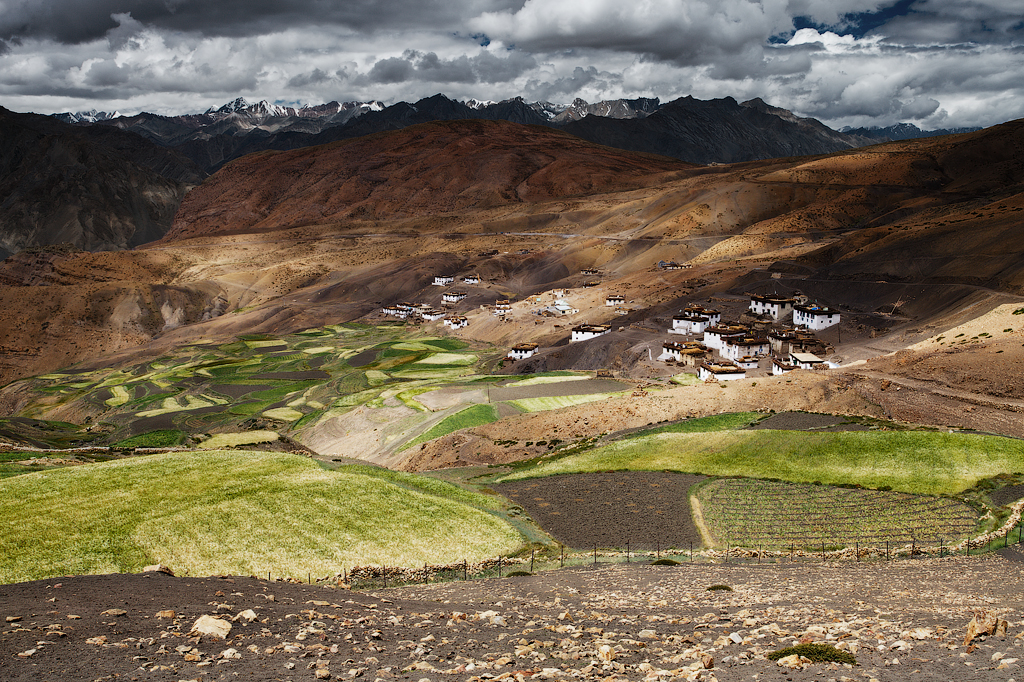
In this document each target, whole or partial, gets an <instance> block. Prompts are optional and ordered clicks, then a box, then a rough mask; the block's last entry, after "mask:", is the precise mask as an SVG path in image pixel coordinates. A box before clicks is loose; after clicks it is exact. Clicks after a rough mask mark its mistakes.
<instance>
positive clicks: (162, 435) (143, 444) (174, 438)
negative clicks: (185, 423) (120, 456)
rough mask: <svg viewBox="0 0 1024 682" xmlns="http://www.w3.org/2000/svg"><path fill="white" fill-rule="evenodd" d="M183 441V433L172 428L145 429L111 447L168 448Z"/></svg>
mask: <svg viewBox="0 0 1024 682" xmlns="http://www.w3.org/2000/svg"><path fill="white" fill-rule="evenodd" d="M184 442H185V433H184V432H183V431H177V430H174V429H162V430H159V431H147V432H146V433H140V434H139V435H137V436H131V437H130V438H125V439H124V440H119V441H117V442H116V443H114V444H113V445H112V446H111V447H115V448H169V447H174V446H175V445H181V444H182V443H184Z"/></svg>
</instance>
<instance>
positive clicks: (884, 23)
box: [0, 0, 1024, 127]
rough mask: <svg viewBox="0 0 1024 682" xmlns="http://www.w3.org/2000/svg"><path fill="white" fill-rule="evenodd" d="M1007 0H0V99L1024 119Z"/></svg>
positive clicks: (1017, 27)
mask: <svg viewBox="0 0 1024 682" xmlns="http://www.w3.org/2000/svg"><path fill="white" fill-rule="evenodd" d="M1022 72H1024V13H1022V11H1021V8H1020V2H1019V0H756V1H755V0H646V1H645V2H642V3H624V2H621V0H575V1H574V2H571V3H569V2H566V1H565V0H454V1H453V0H417V1H413V0H346V2H334V1H331V0H292V1H287V2H281V1H280V0H245V1H243V0H213V1H211V0H0V105H3V106H5V107H7V108H10V109H14V110H18V111H38V112H42V113H50V112H55V111H75V110H84V109H104V110H114V109H116V110H119V111H121V112H122V113H134V112H137V111H141V110H147V111H153V112H156V113H165V114H177V113H189V112H195V111H202V110H205V109H206V108H208V107H210V106H219V105H220V104H223V103H224V102H226V101H229V100H232V99H234V98H235V97H238V96H244V97H246V98H247V99H250V100H259V99H264V98H265V99H269V100H271V101H273V102H277V103H282V104H298V103H310V104H317V103H320V102H325V101H330V100H335V99H336V100H343V101H344V100H361V101H366V100H373V99H377V100H382V101H385V102H394V101H397V100H402V99H404V100H410V101H411V100H415V99H418V98H419V97H423V96H428V95H432V94H434V93H437V92H442V93H444V94H446V95H448V96H450V97H453V98H458V99H469V98H475V99H481V100H488V99H490V100H500V99H506V98H509V97H515V96H520V95H521V96H524V97H526V98H528V99H543V100H550V101H555V102H570V101H572V100H573V99H574V98H576V97H581V98H583V99H585V100H588V101H591V102H593V101H598V100H602V99H613V98H618V97H640V96H648V97H660V98H661V99H662V100H663V101H666V100H670V99H674V98H676V97H681V96H685V95H693V96H694V97H698V98H702V99H709V98H714V97H725V96H732V97H735V98H737V99H741V100H742V99H747V98H752V97H761V98H763V99H765V100H766V101H768V102H769V103H771V104H773V105H776V106H781V107H785V108H787V109H791V110H793V111H795V112H796V113H798V114H800V115H805V116H814V117H816V118H820V119H822V120H823V121H824V122H826V123H828V124H829V125H832V126H835V127H841V126H842V125H889V124H891V123H895V122H897V121H910V122H914V123H916V124H918V125H920V126H922V127H951V126H967V125H991V124H994V123H999V122H1001V121H1005V120H1009V119H1014V118H1020V117H1024V97H1022V95H1024V85H1022V84H1021V82H1020V81H1021V79H1020V78H1019V74H1020V73H1022Z"/></svg>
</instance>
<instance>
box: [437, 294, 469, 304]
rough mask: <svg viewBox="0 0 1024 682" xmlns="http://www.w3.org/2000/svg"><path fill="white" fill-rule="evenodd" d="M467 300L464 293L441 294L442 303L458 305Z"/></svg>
mask: <svg viewBox="0 0 1024 682" xmlns="http://www.w3.org/2000/svg"><path fill="white" fill-rule="evenodd" d="M465 298H466V292H464V291H446V292H444V293H443V294H441V302H442V303H458V302H459V301H462V300H464V299H465Z"/></svg>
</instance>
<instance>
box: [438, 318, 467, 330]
mask: <svg viewBox="0 0 1024 682" xmlns="http://www.w3.org/2000/svg"><path fill="white" fill-rule="evenodd" d="M444 326H446V327H451V328H452V329H462V328H463V327H468V326H469V320H468V319H467V318H465V317H463V316H462V315H449V316H448V317H446V318H444Z"/></svg>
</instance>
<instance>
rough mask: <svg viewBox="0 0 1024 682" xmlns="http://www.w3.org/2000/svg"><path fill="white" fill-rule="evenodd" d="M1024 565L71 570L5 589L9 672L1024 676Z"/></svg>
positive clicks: (21, 680) (998, 561)
mask: <svg viewBox="0 0 1024 682" xmlns="http://www.w3.org/2000/svg"><path fill="white" fill-rule="evenodd" d="M1006 552H1007V554H1012V555H1013V558H1019V555H1015V554H1013V553H1014V552H1015V550H1013V549H1011V550H1007V551H1006ZM1019 566H1020V564H1019V563H1015V562H1013V561H1011V560H1010V558H1009V557H1004V556H999V555H990V556H988V557H984V558H971V559H964V558H946V559H917V560H913V561H901V562H891V563H877V564H834V565H833V564H810V563H808V564H792V565H790V564H777V565H765V566H757V565H736V564H729V565H714V564H710V565H709V564H695V565H689V564H683V565H680V566H649V565H641V564H637V563H633V564H602V565H599V566H597V567H588V568H574V569H566V570H562V571H551V572H547V573H543V574H538V575H535V576H530V577H523V578H504V579H491V580H477V581H469V582H454V583H439V584H431V585H426V586H416V587H404V588H392V589H387V590H378V591H376V592H372V593H359V592H351V591H346V590H342V589H336V588H329V587H325V586H316V585H313V586H306V585H301V584H289V583H281V582H267V581H264V580H259V579H255V578H246V577H214V578H174V577H171V576H166V575H163V574H159V573H148V574H143V575H110V576H84V577H75V578H60V579H53V580H46V581H37V582H31V583H22V584H18V585H3V586H0V679H3V680H5V682H29V681H31V682H50V681H53V682H57V681H60V682H78V681H79V680H81V681H98V680H140V681H142V680H159V681H161V682H164V681H166V682H178V681H180V680H188V681H190V680H197V681H199V680H202V681H203V682H207V681H212V680H256V681H259V682H262V681H269V680H277V681H281V682H300V681H303V682H304V681H306V680H316V679H354V678H359V679H361V680H399V679H400V680H414V681H416V680H431V681H438V680H453V681H459V682H463V681H464V682H483V681H484V680H494V679H507V680H509V681H510V682H525V680H566V681H569V680H587V681H590V680H594V681H595V682H596V681H597V680H604V681H605V682H607V681H609V680H613V681H621V682H625V681H627V680H630V681H633V680H648V681H650V682H653V681H654V680H670V681H675V680H705V681H710V680H719V681H721V682H733V681H736V682H738V681H740V680H746V681H749V680H758V681H768V682H782V681H784V680H785V681H792V680H822V681H826V680H834V681H836V682H850V681H852V680H864V681H865V682H869V681H870V680H877V681H878V682H895V681H903V680H923V681H927V682H939V681H942V682H947V681H949V680H964V681H970V682H973V681H982V680H984V681H986V682H987V681H992V680H999V681H1003V682H1007V681H1009V680H1011V679H1022V678H1024V671H1022V670H1021V666H1020V663H1019V660H1020V659H1022V658H1024V656H1022V654H1024V647H1022V645H1021V641H1022V639H1021V637H1022V633H1024V620H1021V615H1022V614H1021V610H1022V608H1024V597H1022V594H1024V590H1022V588H1024V580H1022V578H1021V575H1020V572H1019V571H1018V570H1017V569H1018V568H1019ZM714 584H726V585H729V586H731V587H732V590H733V591H731V592H727V591H708V589H707V588H708V587H709V586H711V585H714ZM978 610H985V611H988V612H989V613H991V614H995V615H998V616H999V617H1001V618H1004V619H1006V620H1007V621H1008V633H1007V636H1005V637H1001V636H990V637H983V638H981V639H980V640H976V641H974V642H972V644H971V645H970V646H965V645H964V635H965V629H966V626H967V625H968V622H969V621H970V620H971V618H972V617H973V615H974V613H975V612H976V611H978ZM201 616H213V617H215V618H217V619H220V620H222V621H225V622H224V623H223V624H230V626H231V629H230V632H228V633H227V639H220V638H218V637H214V636H210V635H198V634H190V631H192V629H193V626H194V624H195V623H196V621H197V620H198V619H199V618H200V617H201ZM798 641H803V642H830V643H833V644H837V645H839V646H840V647H842V648H845V649H847V650H849V651H852V652H854V654H855V656H856V658H857V662H858V665H857V666H854V667H846V666H842V665H836V664H805V665H803V666H802V667H797V668H788V667H782V666H780V665H778V664H777V663H775V662H772V661H769V660H767V659H766V658H765V654H766V653H767V652H770V651H773V650H776V649H778V648H781V647H785V646H791V645H792V644H794V643H795V642H798Z"/></svg>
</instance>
